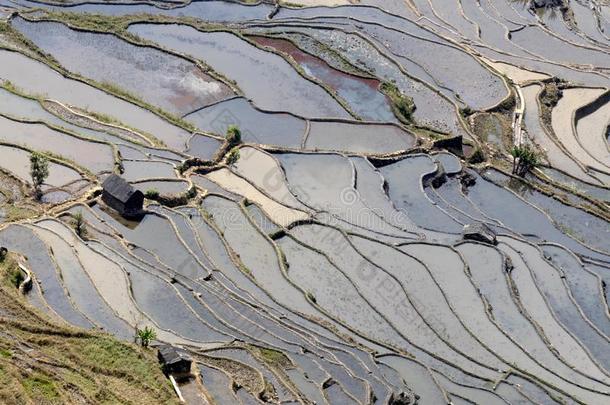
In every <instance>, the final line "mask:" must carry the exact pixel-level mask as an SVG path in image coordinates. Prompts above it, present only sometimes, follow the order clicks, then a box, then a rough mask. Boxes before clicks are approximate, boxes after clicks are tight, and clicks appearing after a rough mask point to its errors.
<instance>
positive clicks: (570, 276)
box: [542, 245, 610, 335]
mask: <svg viewBox="0 0 610 405" xmlns="http://www.w3.org/2000/svg"><path fill="white" fill-rule="evenodd" d="M542 250H543V251H544V253H545V254H546V255H547V257H550V261H551V262H552V263H553V264H554V265H555V267H557V268H559V269H561V273H562V274H563V275H565V280H566V282H567V284H568V286H569V288H570V292H571V293H572V296H573V297H574V299H575V300H576V302H577V303H578V305H579V307H580V308H581V309H582V311H583V312H584V313H585V315H586V316H587V318H588V319H589V320H590V321H591V322H593V324H594V325H595V326H596V327H597V328H598V329H599V330H601V331H602V332H603V333H605V334H606V335H610V320H609V319H608V316H607V314H606V304H605V298H606V297H605V296H604V292H603V288H602V284H601V280H600V279H598V277H596V275H595V274H594V273H591V272H588V271H587V270H585V269H586V268H585V266H583V265H582V264H581V263H580V262H579V260H578V258H577V257H576V256H574V255H573V254H571V253H570V252H569V251H567V250H565V249H562V248H561V247H559V246H554V245H547V246H543V247H542Z"/></svg>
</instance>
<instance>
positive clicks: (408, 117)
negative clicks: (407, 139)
mask: <svg viewBox="0 0 610 405" xmlns="http://www.w3.org/2000/svg"><path fill="white" fill-rule="evenodd" d="M380 90H381V92H382V93H384V94H385V95H386V96H388V97H389V98H390V100H391V101H392V109H393V110H394V114H395V115H396V116H397V117H398V119H399V120H401V121H402V122H403V123H405V124H412V123H413V112H414V111H415V103H414V102H413V99H412V98H411V97H408V96H405V95H404V94H402V92H401V91H400V90H399V89H398V87H396V85H395V84H394V83H389V82H384V83H382V84H381V87H380Z"/></svg>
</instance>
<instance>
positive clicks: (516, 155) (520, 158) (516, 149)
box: [510, 144, 540, 177]
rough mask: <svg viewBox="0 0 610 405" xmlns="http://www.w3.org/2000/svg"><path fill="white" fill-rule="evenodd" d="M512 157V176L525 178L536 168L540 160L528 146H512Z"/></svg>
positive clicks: (536, 153)
mask: <svg viewBox="0 0 610 405" xmlns="http://www.w3.org/2000/svg"><path fill="white" fill-rule="evenodd" d="M510 154H511V155H512V157H513V174H516V175H517V176H520V177H525V175H526V174H527V172H529V171H530V170H532V169H533V168H534V167H536V166H538V164H539V163H540V158H539V156H538V152H536V151H535V150H534V148H533V147H532V146H530V145H527V144H526V145H519V146H513V148H512V149H511V151H510Z"/></svg>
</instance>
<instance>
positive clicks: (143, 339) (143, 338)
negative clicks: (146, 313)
mask: <svg viewBox="0 0 610 405" xmlns="http://www.w3.org/2000/svg"><path fill="white" fill-rule="evenodd" d="M136 337H137V339H138V340H139V341H140V344H141V345H142V347H148V345H149V344H150V342H152V341H153V340H155V339H156V338H157V332H155V330H154V329H153V328H151V327H150V326H146V327H144V329H137V330H136Z"/></svg>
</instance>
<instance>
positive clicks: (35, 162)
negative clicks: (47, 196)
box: [30, 152, 49, 199]
mask: <svg viewBox="0 0 610 405" xmlns="http://www.w3.org/2000/svg"><path fill="white" fill-rule="evenodd" d="M30 176H31V177H32V185H33V186H34V192H35V194H36V198H37V199H40V198H42V191H41V188H40V187H41V186H42V184H43V183H44V181H45V180H46V179H47V177H49V159H47V157H46V156H44V155H42V154H40V153H38V152H33V153H32V156H30Z"/></svg>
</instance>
